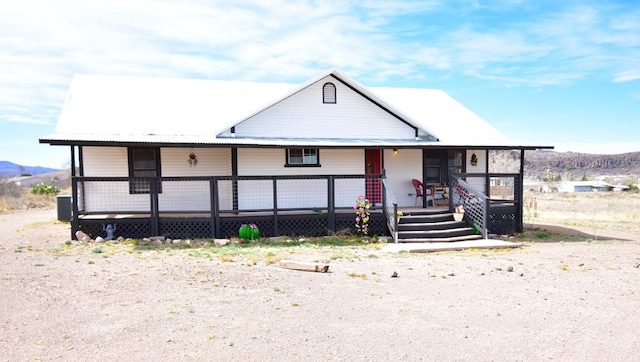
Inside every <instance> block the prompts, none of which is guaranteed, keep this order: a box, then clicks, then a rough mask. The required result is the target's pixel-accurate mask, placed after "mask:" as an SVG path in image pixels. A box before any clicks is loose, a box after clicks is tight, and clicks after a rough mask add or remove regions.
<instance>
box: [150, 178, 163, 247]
mask: <svg viewBox="0 0 640 362" xmlns="http://www.w3.org/2000/svg"><path fill="white" fill-rule="evenodd" d="M147 180H148V182H149V202H150V203H151V204H150V206H151V210H150V211H151V218H150V222H151V235H150V236H155V235H158V233H159V225H160V212H159V208H158V178H157V177H154V178H150V179H147Z"/></svg>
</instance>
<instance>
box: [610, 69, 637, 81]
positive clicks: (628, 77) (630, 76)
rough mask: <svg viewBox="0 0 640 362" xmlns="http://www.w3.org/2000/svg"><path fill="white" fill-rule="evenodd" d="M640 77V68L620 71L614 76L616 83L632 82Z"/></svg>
mask: <svg viewBox="0 0 640 362" xmlns="http://www.w3.org/2000/svg"><path fill="white" fill-rule="evenodd" d="M638 79H640V69H634V70H628V71H626V72H620V73H618V74H616V75H615V76H614V78H613V81H614V82H615V83H621V82H630V81H632V80H638Z"/></svg>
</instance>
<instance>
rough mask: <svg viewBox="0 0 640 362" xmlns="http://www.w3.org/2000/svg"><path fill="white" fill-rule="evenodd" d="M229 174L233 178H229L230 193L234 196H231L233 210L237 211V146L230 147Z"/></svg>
mask: <svg viewBox="0 0 640 362" xmlns="http://www.w3.org/2000/svg"><path fill="white" fill-rule="evenodd" d="M231 175H232V176H233V179H232V180H231V188H232V195H234V196H236V197H234V198H233V211H235V212H236V213H237V212H238V197H237V195H238V148H237V147H233V148H231Z"/></svg>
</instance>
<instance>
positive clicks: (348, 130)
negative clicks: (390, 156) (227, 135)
mask: <svg viewBox="0 0 640 362" xmlns="http://www.w3.org/2000/svg"><path fill="white" fill-rule="evenodd" d="M326 82H331V83H333V84H334V85H335V86H336V103H335V104H325V103H323V101H322V87H323V85H324V84H325V83H326ZM235 131H236V135H237V136H238V137H276V138H336V137H339V138H349V139H354V138H357V139H372V138H373V139H375V138H383V139H414V138H415V130H414V129H413V128H411V127H410V126H408V125H407V124H405V123H403V122H402V121H400V120H398V119H397V118H395V117H393V116H392V115H390V114H389V113H388V112H386V111H385V110H383V109H382V108H380V107H378V106H377V105H375V104H373V103H372V102H371V101H369V100H367V99H366V98H364V97H363V96H361V95H360V94H358V93H356V92H354V91H353V90H352V89H351V88H348V87H347V86H345V85H344V84H342V83H340V82H339V81H337V80H336V79H335V78H333V77H326V78H325V79H323V80H320V81H318V82H316V83H314V84H312V85H311V86H309V87H307V88H305V89H303V90H301V91H300V92H298V93H296V94H294V95H292V96H291V97H289V98H287V99H284V100H283V101H281V102H279V103H277V104H275V105H273V106H272V107H270V108H267V109H265V110H264V111H262V112H260V113H259V114H257V115H254V116H253V117H251V118H249V119H247V120H246V121H244V122H242V123H240V124H238V125H236V127H235Z"/></svg>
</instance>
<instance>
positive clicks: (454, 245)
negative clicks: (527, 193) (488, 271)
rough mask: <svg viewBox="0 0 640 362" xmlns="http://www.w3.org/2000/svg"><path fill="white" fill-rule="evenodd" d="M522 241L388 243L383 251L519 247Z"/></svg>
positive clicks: (413, 251)
mask: <svg viewBox="0 0 640 362" xmlns="http://www.w3.org/2000/svg"><path fill="white" fill-rule="evenodd" d="M520 246H522V244H521V243H514V242H511V241H504V240H495V239H481V240H467V241H454V242H434V243H406V244H401V243H398V244H387V245H385V246H384V247H383V248H382V251H385V252H388V253H399V252H401V251H402V252H410V253H431V252H436V251H451V250H466V249H504V248H518V247H520Z"/></svg>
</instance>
